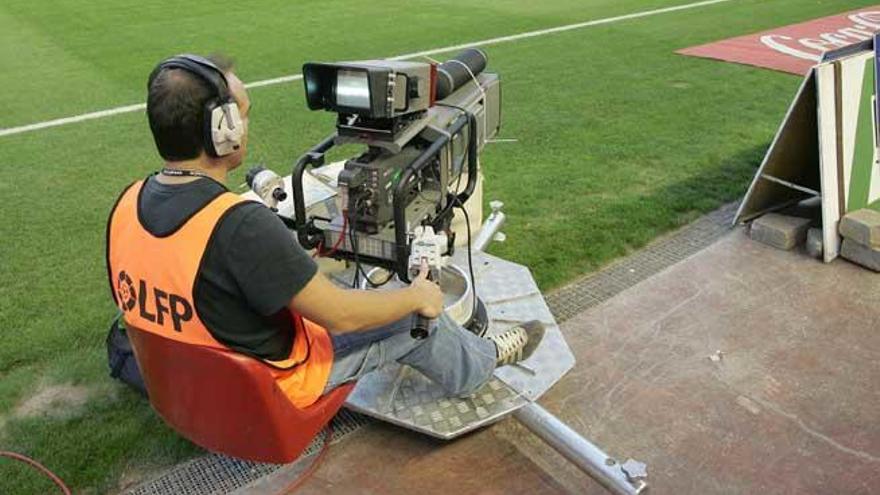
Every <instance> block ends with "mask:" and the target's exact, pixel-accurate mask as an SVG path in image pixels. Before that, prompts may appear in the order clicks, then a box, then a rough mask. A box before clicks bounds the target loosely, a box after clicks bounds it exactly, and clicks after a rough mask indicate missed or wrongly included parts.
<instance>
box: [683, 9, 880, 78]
mask: <svg viewBox="0 0 880 495" xmlns="http://www.w3.org/2000/svg"><path fill="white" fill-rule="evenodd" d="M878 30H880V5H877V6H874V7H866V8H863V9H859V10H853V11H851V12H847V13H845V14H839V15H834V16H830V17H823V18H821V19H815V20H812V21H808V22H803V23H800V24H792V25H790V26H784V27H779V28H775V29H771V30H769V31H764V32H761V33H756V34H749V35H746V36H739V37H737V38H730V39H726V40H722V41H717V42H715V43H709V44H707V45H700V46H694V47H691V48H685V49H683V50H679V51H678V52H676V53H680V54H682V55H691V56H694V57H703V58H712V59H716V60H724V61H726V62H736V63H739V64H746V65H753V66H756V67H765V68H767V69H773V70H778V71H783V72H790V73H792V74H797V75H803V74H805V73H806V72H807V71H808V70H809V69H810V67H812V66H813V65H815V64H816V63H818V62H819V60H820V59H821V58H822V53H823V52H826V51H829V50H834V49H837V48H841V47H844V46H847V45H851V44H853V43H858V42H860V41H865V40H869V39H871V38H873V36H874V33H875V32H877V31H878Z"/></svg>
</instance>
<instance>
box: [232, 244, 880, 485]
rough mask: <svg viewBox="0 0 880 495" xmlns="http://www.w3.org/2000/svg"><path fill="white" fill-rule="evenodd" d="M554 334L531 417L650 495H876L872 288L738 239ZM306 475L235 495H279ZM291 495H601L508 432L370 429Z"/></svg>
mask: <svg viewBox="0 0 880 495" xmlns="http://www.w3.org/2000/svg"><path fill="white" fill-rule="evenodd" d="M562 329H563V332H564V333H565V336H566V338H567V340H568V342H569V344H570V345H571V347H572V350H573V352H574V353H575V355H576V357H577V360H578V363H577V365H576V366H575V369H574V370H573V371H572V372H571V373H569V374H568V375H567V376H565V377H564V378H563V379H562V380H561V381H560V382H559V383H558V384H557V385H556V386H555V387H554V388H553V389H552V390H551V391H550V392H549V393H548V394H547V395H545V396H544V397H543V398H542V400H541V403H542V404H543V405H544V407H546V408H547V409H548V410H550V411H551V412H553V413H554V414H556V415H558V416H559V417H560V418H561V419H562V420H563V421H565V422H567V423H568V424H569V425H570V426H571V427H573V428H574V429H575V430H577V431H578V432H580V433H581V434H583V435H584V436H586V437H587V438H589V439H591V440H592V441H593V442H595V443H596V444H598V445H599V446H600V447H602V448H603V449H604V450H605V451H606V452H607V453H609V454H610V455H613V456H616V457H618V458H619V459H621V460H623V459H626V458H627V457H634V458H636V459H638V460H641V461H644V462H646V463H647V464H648V466H649V468H648V469H649V483H650V493H654V494H690V493H725V494H727V493H743V494H751V493H761V494H770V493H798V494H804V493H815V494H858V493H865V494H867V493H877V492H880V488H878V486H880V421H878V420H880V333H878V332H880V276H878V275H877V274H874V273H871V272H869V271H867V270H863V269H861V268H859V267H856V266H854V265H851V264H849V263H847V262H845V261H843V260H838V261H836V262H834V263H831V264H829V265H825V264H822V263H820V262H818V261H815V260H812V259H810V258H808V257H806V256H804V255H802V254H798V253H796V252H785V251H779V250H776V249H773V248H770V247H766V246H763V245H761V244H758V243H756V242H754V241H751V240H749V239H748V238H746V236H745V235H744V233H743V231H742V230H741V229H738V230H734V231H732V232H731V233H729V234H728V235H726V236H725V237H724V238H722V239H721V240H720V241H718V242H717V243H715V244H714V245H712V246H710V247H709V248H707V249H705V250H703V251H701V252H699V253H698V254H696V255H694V256H693V257H691V258H689V259H687V260H685V261H683V262H681V263H679V264H677V265H675V266H673V267H671V268H669V269H667V270H665V271H663V272H662V273H660V274H658V275H656V276H654V277H652V278H650V279H648V280H646V281H644V282H642V283H640V284H638V285H636V286H635V287H632V288H630V289H628V290H626V291H624V292H622V293H620V294H619V295H617V296H616V297H614V298H612V299H611V300H609V301H607V302H605V303H604V304H601V305H599V306H596V307H594V308H592V309H589V310H587V311H585V312H584V313H581V314H580V315H578V316H575V317H573V318H571V319H569V320H568V321H567V322H566V323H565V324H564V325H563V326H562ZM717 351H720V353H717ZM713 355H714V356H720V359H718V358H717V357H716V359H710V356H713ZM302 464H303V463H299V464H298V465H297V467H289V468H282V469H280V470H279V471H277V472H276V473H275V474H273V475H271V476H269V477H267V478H265V479H264V480H261V481H260V482H258V483H257V484H255V485H251V486H250V487H248V488H247V489H245V490H243V491H242V493H266V492H269V493H279V490H280V489H282V488H284V487H286V486H287V485H288V484H289V483H290V482H291V481H292V480H293V479H295V478H296V476H297V475H298V474H299V471H300V469H301V468H302ZM298 493H301V494H319V493H358V494H361V493H368V494H373V493H374V494H393V493H418V494H420V495H427V494H433V493H438V494H444V495H447V494H449V493H461V494H471V493H484V494H495V493H498V494H519V493H522V494H534V493H550V494H552V493H604V492H603V490H602V489H601V488H600V487H598V485H596V484H595V483H593V482H592V481H591V480H590V479H589V478H588V477H587V476H585V475H583V474H581V473H580V472H579V471H577V470H575V469H573V468H572V467H571V466H570V465H569V464H568V463H567V462H566V461H565V460H564V459H562V458H561V457H560V456H559V455H557V454H556V453H555V452H554V451H552V450H551V449H550V448H548V447H547V446H545V445H544V444H542V443H541V441H540V440H538V439H537V438H536V437H534V436H533V435H531V434H530V433H529V432H528V431H527V430H525V429H524V428H523V427H521V426H520V425H519V424H518V423H516V421H515V420H513V419H505V420H503V421H501V422H500V423H498V424H496V425H494V426H491V427H489V428H486V429H484V430H482V431H479V432H476V433H474V434H471V435H468V436H466V437H464V438H460V439H458V440H455V441H453V442H449V443H441V442H437V441H433V440H431V439H428V438H425V437H422V436H419V435H417V434H414V433H410V432H408V431H405V430H401V429H398V428H395V427H392V426H388V425H384V424H372V425H370V426H368V427H366V428H363V429H361V430H360V431H358V432H356V433H354V434H351V435H350V436H348V437H347V438H346V439H345V440H343V441H342V442H341V443H339V444H336V445H334V446H333V447H332V448H331V450H330V451H329V453H328V455H327V457H326V459H325V460H324V462H323V464H321V466H320V467H319V468H318V470H317V471H316V472H315V474H314V475H313V476H312V477H311V478H310V479H309V480H308V481H307V482H306V483H305V484H304V485H303V486H302V487H301V488H300V489H299V491H298Z"/></svg>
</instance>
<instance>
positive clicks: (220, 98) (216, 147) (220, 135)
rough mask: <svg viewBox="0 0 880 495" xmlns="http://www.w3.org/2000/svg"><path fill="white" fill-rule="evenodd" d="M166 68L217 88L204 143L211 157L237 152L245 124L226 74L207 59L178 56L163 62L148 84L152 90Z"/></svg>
mask: <svg viewBox="0 0 880 495" xmlns="http://www.w3.org/2000/svg"><path fill="white" fill-rule="evenodd" d="M166 69H183V70H185V71H187V72H189V73H190V74H194V75H196V76H198V77H199V78H201V79H202V80H203V81H205V82H207V83H208V85H210V86H211V87H212V88H213V89H214V93H215V96H214V97H212V98H210V99H209V100H208V101H207V102H205V110H204V114H205V127H204V130H203V131H202V143H203V145H204V147H205V151H206V152H207V153H208V155H210V156H213V157H215V158H216V157H221V156H226V155H229V154H232V153H234V152H235V151H237V150H238V149H239V148H240V147H241V139H242V137H243V136H244V124H243V123H242V120H241V113H239V110H238V104H237V103H236V102H235V99H234V98H233V97H232V94H231V93H230V92H229V82H228V81H227V80H226V75H225V74H223V71H222V70H220V69H219V68H218V67H217V66H216V65H214V63H213V62H211V61H210V60H208V59H206V58H204V57H200V56H198V55H191V54H182V55H177V56H174V57H171V58H169V59H166V60H163V61H162V62H160V63H159V65H157V66H156V68H155V69H153V72H152V73H150V79H149V81H148V82H147V90H148V91H149V89H150V87H151V86H152V85H153V81H154V80H155V79H156V77H157V76H158V75H159V74H160V73H162V71H164V70H166Z"/></svg>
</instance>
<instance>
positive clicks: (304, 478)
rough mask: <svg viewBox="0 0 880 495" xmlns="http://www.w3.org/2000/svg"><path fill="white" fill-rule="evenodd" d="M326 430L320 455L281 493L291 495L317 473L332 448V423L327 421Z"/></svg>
mask: <svg viewBox="0 0 880 495" xmlns="http://www.w3.org/2000/svg"><path fill="white" fill-rule="evenodd" d="M326 431H327V433H325V434H324V445H322V446H321V451H320V452H318V456H317V457H315V460H314V461H312V464H311V465H309V467H308V468H306V470H305V471H303V473H302V474H301V475H299V477H298V478H297V479H295V480H293V482H292V483H291V484H289V485H287V488H285V489H284V491H283V492H281V493H283V494H285V495H290V494H291V493H293V492H295V491H297V490H299V488H300V487H301V486H302V485H303V483H305V482H306V481H308V479H309V478H310V477H311V476H312V475H313V474H315V471H316V470H317V469H318V466H320V465H321V461H323V460H324V456H325V455H326V454H327V452H328V451H329V450H330V440H332V439H333V427H332V426H331V425H330V423H327V428H326Z"/></svg>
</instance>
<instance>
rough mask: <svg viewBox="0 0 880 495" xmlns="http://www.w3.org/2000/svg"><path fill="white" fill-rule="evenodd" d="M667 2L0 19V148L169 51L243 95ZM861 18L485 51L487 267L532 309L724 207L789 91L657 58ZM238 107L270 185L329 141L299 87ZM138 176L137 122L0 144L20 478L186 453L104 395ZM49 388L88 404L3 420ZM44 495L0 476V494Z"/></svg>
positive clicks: (257, 96)
mask: <svg viewBox="0 0 880 495" xmlns="http://www.w3.org/2000/svg"><path fill="white" fill-rule="evenodd" d="M683 1H684V0H680V1H679V2H671V1H636V0H603V1H589V2H580V1H575V0H548V1H545V2H529V1H526V0H507V1H501V0H491V1H486V2H480V3H479V6H478V7H472V6H470V4H471V3H472V2H466V1H463V0H447V1H436V2H426V3H424V5H423V6H422V7H420V8H419V9H413V8H412V7H409V9H408V10H407V8H406V7H407V6H411V5H412V3H410V2H403V1H400V0H397V1H391V2H353V1H334V2H317V1H314V2H298V3H297V4H296V6H294V4H293V2H281V1H275V2H270V1H262V2H250V3H247V4H242V6H240V7H233V8H231V9H230V8H229V7H226V6H224V7H223V8H219V7H218V6H217V5H216V4H209V3H204V6H202V7H189V6H187V7H186V8H185V9H184V8H183V7H179V6H178V5H179V2H174V3H172V2H150V3H149V6H143V5H141V4H135V3H134V2H131V5H128V6H123V5H122V4H123V2H118V1H109V0H101V1H96V2H90V3H88V4H83V3H82V2H73V1H67V2H52V3H51V4H50V3H42V4H37V3H34V2H23V1H19V0H7V1H6V2H4V3H3V4H2V6H0V41H2V42H0V61H2V62H3V67H4V70H3V71H2V73H0V83H2V84H3V86H4V88H6V91H4V92H2V93H0V108H3V109H4V112H2V113H0V127H7V126H13V125H22V124H27V123H31V122H34V121H39V120H43V119H47V118H55V117H62V116H66V115H70V114H76V113H81V112H85V111H92V110H98V109H102V108H107V107H112V106H115V105H121V104H128V103H134V102H137V101H139V100H141V99H142V98H143V84H144V80H145V79H146V74H147V72H148V71H149V69H150V68H151V66H152V64H154V63H155V62H156V61H157V60H158V59H160V58H161V57H163V56H165V55H168V54H170V53H173V52H179V51H184V50H192V51H197V52H210V51H214V50H221V49H222V50H224V51H227V52H228V53H230V54H232V55H233V56H235V57H236V58H238V61H239V67H240V73H241V74H242V75H243V78H244V79H245V80H256V79H262V78H266V77H274V76H278V75H282V74H288V73H295V72H298V70H297V68H298V66H299V65H300V64H301V62H303V61H304V60H307V59H321V60H338V59H353V58H360V57H377V56H383V55H395V54H400V53H406V52H411V51H417V50H420V49H427V48H433V47H437V46H443V45H447V44H454V43H459V42H463V41H469V40H473V39H481V38H487V37H492V36H497V35H504V34H512V33H515V32H519V31H522V30H526V29H535V28H541V27H550V26H554V25H559V24H564V23H570V22H576V21H581V20H589V19H594V18H601V17H607V16H611V15H618V14H622V13H627V12H633V11H638V10H644V9H648V8H653V7H656V6H665V5H673V4H676V3H681V2H683ZM258 3H259V5H257V4H258ZM870 4H871V2H867V1H865V2H853V1H822V2H819V1H794V0H778V1H775V2H763V1H757V0H746V1H734V2H730V3H727V4H720V5H714V6H710V7H705V8H702V9H698V10H691V11H686V12H677V13H672V14H665V15H662V16H658V17H652V18H647V19H638V20H632V21H626V22H622V23H618V24H613V25H607V26H600V27H595V28H590V29H586V30H580V31H573V32H567V33H561V34H556V35H552V36H546V37H541V38H534V39H529V40H523V41H519V42H514V43H509V44H502V45H497V46H493V47H490V48H489V49H488V52H489V55H490V59H491V64H490V65H491V67H492V69H494V70H496V71H498V72H499V73H501V75H502V78H503V81H504V108H503V117H504V125H503V129H502V137H505V138H514V139H517V141H516V142H512V143H509V142H506V143H497V144H492V145H489V147H488V148H487V149H486V151H485V154H484V157H483V166H484V170H485V173H486V176H487V185H486V192H485V197H486V200H488V199H495V198H497V199H501V200H503V201H505V203H506V204H507V212H508V215H509V220H508V226H507V227H506V229H505V230H506V232H507V233H508V239H509V240H508V241H507V243H505V244H503V245H500V246H496V247H494V248H493V250H494V252H495V253H497V254H500V255H502V256H505V257H508V258H510V259H512V260H514V261H518V262H520V263H524V264H526V265H528V266H529V267H530V268H531V269H532V271H533V272H534V274H535V276H536V278H537V279H538V281H539V283H540V285H541V287H542V288H544V289H549V288H552V287H555V286H558V285H559V284H561V283H564V282H565V281H567V280H571V279H572V278H573V277H576V276H578V275H579V274H582V273H585V272H588V271H591V270H595V269H596V268H598V267H600V266H602V265H604V264H607V263H608V262H610V261H611V260H613V259H614V258H616V257H619V256H621V255H624V254H626V253H627V252H630V251H631V250H633V249H636V248H638V247H640V246H643V245H644V244H645V243H647V242H649V241H650V240H651V239H653V238H655V237H656V236H657V235H660V234H662V233H664V232H667V231H669V230H670V229H673V228H675V227H677V226H680V225H682V224H684V223H686V222H687V221H689V220H691V219H694V218H696V217H697V216H698V215H700V214H701V213H704V212H706V211H709V210H711V209H713V208H715V207H717V206H718V205H720V204H722V203H724V202H727V201H730V200H733V199H735V198H736V197H738V196H739V195H741V193H742V192H743V191H744V189H745V187H746V185H747V183H748V180H749V178H750V177H751V175H752V174H753V172H754V168H755V166H756V164H757V162H758V161H759V159H760V157H761V155H762V154H763V151H764V149H765V148H766V146H767V144H768V143H769V141H770V139H771V138H772V136H773V133H774V131H775V129H776V126H777V125H778V123H779V121H780V119H781V118H782V115H783V113H784V111H785V108H786V107H787V105H788V103H789V100H790V98H791V97H792V96H793V93H794V91H795V89H796V88H797V85H798V83H799V81H798V78H796V77H792V76H789V75H784V74H779V73H774V72H771V71H766V70H758V69H754V68H749V67H743V66H737V65H732V64H724V63H720V62H715V61H709V60H701V59H695V58H688V57H682V56H679V55H675V54H674V53H673V52H674V51H675V50H676V49H678V48H682V47H686V46H691V45H695V44H698V43H704V42H708V41H712V40H716V39H720V38H724V37H730V36H734V35H739V34H745V33H749V32H754V31H758V30H762V29H766V28H769V27H772V26H776V25H782V24H789V23H793V22H799V21H803V20H807V19H811V18H815V17H819V16H824V15H830V14H833V13H836V12H840V11H843V10H847V9H852V8H856V7H859V6H863V5H870ZM244 5H247V7H245V6H244ZM420 5H421V4H420ZM395 9H402V12H400V13H398V12H397V11H396V10H395ZM392 13H393V15H392ZM392 18H393V22H392V21H391V20H390V19H392ZM251 98H252V101H253V102H254V105H255V106H254V113H253V114H252V119H251V133H252V135H251V136H252V137H251V150H252V155H251V159H250V161H254V160H257V159H262V160H265V161H266V162H267V163H268V164H269V165H270V166H272V167H273V168H275V169H276V170H278V171H279V172H283V171H285V169H286V168H287V167H288V166H289V164H290V163H291V162H292V160H293V158H294V157H295V156H297V155H298V154H299V153H301V152H302V151H303V150H304V149H305V148H306V147H308V146H309V145H311V144H312V143H314V142H315V141H317V140H318V139H320V138H321V137H323V136H324V135H325V134H327V133H328V132H329V131H330V130H331V119H332V117H331V116H330V115H328V114H317V113H308V112H306V111H305V110H304V104H303V102H302V94H301V89H300V85H299V83H295V84H284V85H278V86H272V87H266V88H259V89H254V90H253V91H252V92H251ZM158 165H159V162H158V157H157V155H156V154H155V152H154V151H153V149H152V143H151V140H150V137H149V134H148V130H147V127H146V125H145V118H144V116H143V115H142V114H140V113H134V114H126V115H121V116H117V117H113V118H109V119H103V120H97V121H91V122H87V123H82V124H76V125H71V126H66V127H61V128H55V129H50V130H45V131H39V132H34V133H28V134H21V135H15V136H9V137H4V138H0V167H2V170H3V179H2V180H0V198H2V200H0V201H2V212H3V215H2V216H0V237H2V239H3V241H2V244H0V260H2V263H0V332H2V344H0V448H2V449H11V450H15V451H19V452H23V453H27V454H29V455H32V456H34V457H36V458H38V459H40V460H41V461H43V462H45V463H46V464H47V465H48V466H50V467H51V468H52V469H53V470H55V471H56V472H57V473H58V474H59V475H61V476H62V477H63V478H65V479H66V480H67V481H68V482H69V483H70V484H71V485H72V486H73V487H75V489H77V490H82V491H87V492H88V491H92V492H104V491H107V490H112V489H114V488H115V487H117V486H118V481H117V480H118V479H119V478H120V476H121V475H122V474H124V473H132V472H133V473H142V472H145V471H146V470H149V469H150V468H154V467H158V466H162V465H167V464H169V463H172V462H174V461H176V460H178V459H181V458H184V457H187V456H190V455H193V454H194V453H196V452H197V451H198V450H197V449H196V448H194V447H192V446H191V445H190V444H188V443H187V442H185V441H183V440H181V439H179V438H178V437H177V436H176V435H174V434H173V433H172V432H171V431H170V430H169V429H168V428H167V427H165V426H164V425H163V424H162V422H161V421H160V420H158V419H157V418H156V417H155V415H154V414H152V412H151V411H150V409H149V408H148V406H147V405H146V404H145V403H144V402H143V401H141V400H139V399H138V398H137V397H136V396H135V395H134V394H132V393H130V392H129V391H127V390H126V389H124V388H122V387H120V386H117V385H115V384H112V383H110V380H109V379H108V378H107V377H106V362H105V357H104V355H103V352H104V351H103V338H104V332H105V329H106V326H107V323H108V320H109V318H110V316H111V315H112V311H113V307H112V303H111V301H110V298H109V294H108V289H107V287H106V285H107V284H106V280H105V276H106V274H105V269H104V264H103V246H104V232H103V228H104V222H105V220H106V215H107V212H108V209H109V208H110V205H111V204H112V202H113V200H114V199H115V197H116V194H117V193H118V192H119V190H120V189H121V188H122V187H123V186H124V185H125V184H127V183H128V182H130V181H131V180H133V179H135V178H138V177H140V176H142V175H144V174H146V173H147V172H148V171H150V170H153V169H155V168H157V167H158ZM243 168H244V167H243ZM242 177H243V170H240V171H238V172H236V173H235V174H233V177H232V179H231V181H230V184H232V185H234V186H236V187H237V185H238V184H240V183H241V182H242ZM59 383H72V384H80V385H84V386H88V387H93V388H95V390H96V392H95V395H94V397H95V398H94V399H93V400H92V401H91V402H90V403H89V404H88V405H87V406H86V407H85V408H84V409H83V410H79V411H70V412H69V413H65V414H62V415H61V416H60V417H57V418H53V417H37V418H22V417H18V416H16V414H15V411H16V408H17V407H18V405H19V404H20V403H21V402H22V401H23V400H25V399H27V398H28V397H30V396H31V395H32V394H33V393H34V392H35V391H36V390H37V389H38V388H39V387H40V386H43V385H51V384H59ZM132 476H133V475H132ZM48 487H49V485H48V484H47V483H46V482H44V481H42V480H40V479H39V478H38V477H37V476H36V475H34V474H33V473H32V472H30V471H27V470H25V469H24V468H21V467H19V466H17V465H12V464H10V463H9V462H8V461H3V460H0V493H42V492H44V491H47V490H48V489H49V488H48Z"/></svg>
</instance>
